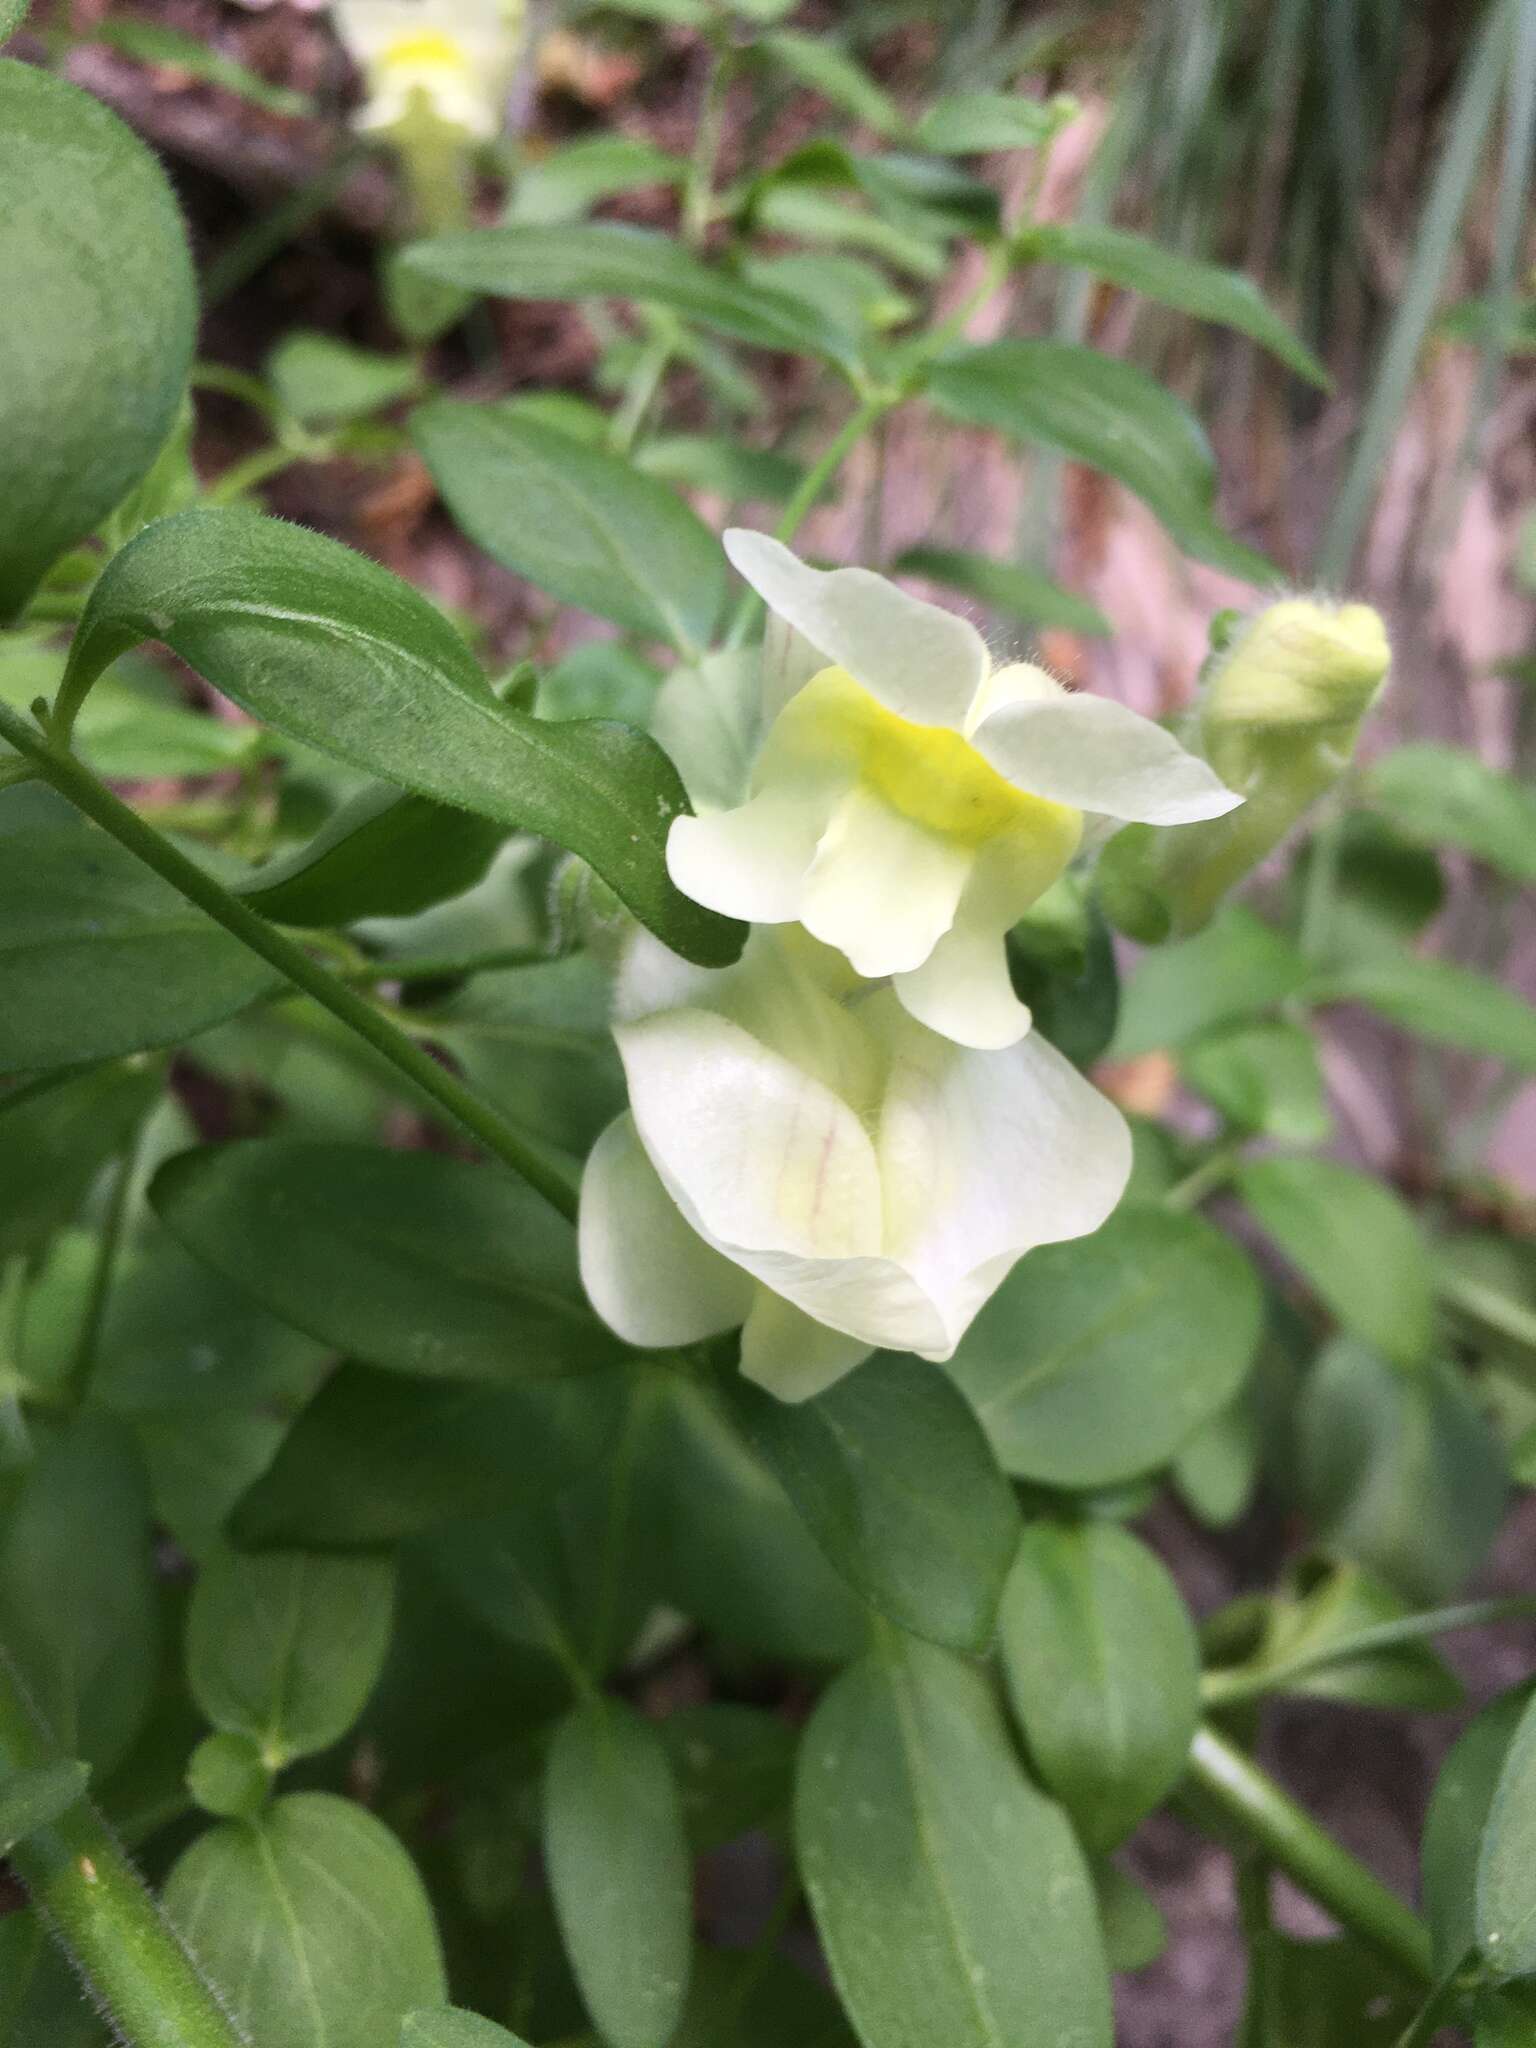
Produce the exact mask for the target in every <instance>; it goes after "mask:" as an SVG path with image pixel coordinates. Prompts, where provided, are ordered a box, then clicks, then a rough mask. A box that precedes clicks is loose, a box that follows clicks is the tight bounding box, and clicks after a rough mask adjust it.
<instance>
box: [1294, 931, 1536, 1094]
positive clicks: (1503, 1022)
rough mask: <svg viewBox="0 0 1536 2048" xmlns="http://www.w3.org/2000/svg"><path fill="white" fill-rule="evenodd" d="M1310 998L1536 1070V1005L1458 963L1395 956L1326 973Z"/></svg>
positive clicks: (1484, 975) (1308, 997) (1532, 1071)
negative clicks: (1353, 1007)
mask: <svg viewBox="0 0 1536 2048" xmlns="http://www.w3.org/2000/svg"><path fill="white" fill-rule="evenodd" d="M1306 995H1307V1000H1308V1001H1309V1002H1314V1003H1364V1004H1365V1005H1366V1007H1367V1008H1368V1009H1372V1010H1374V1011H1375V1012H1376V1014H1377V1015H1378V1016H1380V1017H1387V1018H1389V1019H1390V1020H1391V1021H1392V1023H1394V1024H1399V1025H1401V1026H1402V1027H1403V1029H1404V1030H1405V1031H1412V1032H1415V1033H1416V1034H1417V1035H1418V1036H1419V1037H1420V1038H1432V1039H1435V1040H1436V1041H1438V1042H1439V1043H1440V1044H1442V1045H1454V1046H1456V1047H1458V1048H1459V1049H1460V1050H1461V1051H1463V1052H1475V1053H1484V1054H1486V1055H1488V1057H1490V1058H1492V1059H1498V1060H1505V1061H1507V1062H1508V1064H1509V1065H1510V1066H1512V1067H1517V1068H1519V1069H1520V1070H1521V1071H1522V1072H1525V1073H1536V1007H1533V1005H1532V1004H1530V1003H1529V1002H1527V1000H1526V999H1525V997H1524V996H1523V995H1521V994H1520V993H1519V992H1518V991H1517V990H1515V989H1512V988H1506V987H1504V985H1503V984H1502V983H1501V982H1497V981H1495V980H1494V979H1493V978H1492V977H1491V976H1490V975H1487V974H1478V973H1475V972H1474V971H1473V969H1471V968H1470V967H1459V966H1457V965H1456V963H1455V962H1454V961H1452V960H1436V959H1431V958H1428V957H1424V958H1421V957H1420V956H1418V955H1417V954H1413V953H1404V952H1401V951H1394V952H1392V953H1390V954H1386V955H1384V956H1383V957H1382V958H1381V959H1366V960H1361V961H1359V962H1358V963H1357V964H1355V965H1353V966H1349V967H1343V968H1340V969H1338V970H1336V971H1335V972H1333V973H1330V974H1326V975H1324V976H1323V977H1322V978H1321V979H1320V980H1319V981H1318V982H1317V983H1315V984H1314V985H1313V986H1312V987H1310V988H1308V989H1307V991H1306Z"/></svg>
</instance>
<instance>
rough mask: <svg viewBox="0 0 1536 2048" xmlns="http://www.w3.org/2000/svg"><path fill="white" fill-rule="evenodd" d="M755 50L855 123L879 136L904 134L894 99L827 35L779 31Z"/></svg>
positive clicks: (790, 30)
mask: <svg viewBox="0 0 1536 2048" xmlns="http://www.w3.org/2000/svg"><path fill="white" fill-rule="evenodd" d="M752 47H753V49H754V50H755V51H761V52H762V53H763V54H764V55H766V56H768V57H771V58H772V59H773V61H774V62H775V63H776V64H779V65H782V67H783V68H784V70H786V71H787V72H788V73H789V74H790V76H791V77H792V78H795V79H798V80H799V82H800V84H801V85H808V86H809V87H810V89H811V91H812V92H814V93H819V94H820V95H821V97H822V98H823V99H824V100H829V101H830V102H831V103H832V105H833V106H834V107H838V108H840V109H841V110H842V112H843V113H845V114H851V115H852V116H853V118H854V120H855V121H862V122H863V123H864V125H865V126H866V127H867V128H873V129H874V131H875V133H876V134H877V135H887V136H889V135H896V134H899V133H900V131H901V128H902V126H903V122H902V118H901V114H900V112H899V110H898V109H897V107H896V105H895V103H894V101H893V100H892V99H891V97H890V95H889V94H888V93H886V92H884V91H883V90H882V89H881V88H880V87H879V86H878V85H876V83H875V81H874V80H873V79H872V78H871V77H870V75H869V73H868V72H867V71H866V70H865V69H864V67H863V65H862V64H859V63H857V62H856V61H855V59H853V58H852V57H850V56H849V55H848V53H847V51H846V50H841V49H839V48H838V46H837V44H836V43H834V42H832V41H830V40H829V39H828V38H827V37H826V36H825V35H819V36H813V35H805V34H804V33H802V32H801V31H800V30H798V29H790V28H783V29H776V30H775V31H774V32H773V34H772V35H766V36H762V37H760V38H759V39H758V40H757V41H756V42H755V43H754V44H753V46H752Z"/></svg>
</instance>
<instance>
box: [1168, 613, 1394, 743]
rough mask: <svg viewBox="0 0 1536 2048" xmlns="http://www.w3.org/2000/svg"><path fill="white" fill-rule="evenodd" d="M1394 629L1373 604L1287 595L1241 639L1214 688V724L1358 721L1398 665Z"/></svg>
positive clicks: (1206, 710)
mask: <svg viewBox="0 0 1536 2048" xmlns="http://www.w3.org/2000/svg"><path fill="white" fill-rule="evenodd" d="M1391 659H1392V652H1391V649H1390V647H1389V646H1388V644H1387V629H1386V627H1385V625H1384V624H1383V623H1382V619H1381V614H1380V613H1379V612H1376V611H1373V610H1372V608H1371V607H1370V606H1369V605H1368V604H1345V605H1332V604H1325V603H1322V602H1320V601H1319V600H1318V599H1316V598H1310V597H1288V598H1283V599H1282V600H1281V601H1280V602H1279V603H1278V604H1272V605H1270V606H1269V607H1268V608H1267V609H1266V610H1264V611H1262V612H1260V613H1259V614H1258V616H1257V617H1256V618H1254V619H1253V620H1252V621H1251V622H1250V623H1249V625H1248V626H1247V627H1246V628H1245V629H1244V630H1243V631H1242V632H1240V633H1239V634H1238V635H1237V636H1236V638H1235V639H1234V640H1233V643H1232V646H1231V648H1230V649H1229V651H1228V652H1227V654H1226V656H1225V657H1224V658H1223V660H1222V661H1221V662H1220V664H1219V665H1218V666H1217V668H1216V670H1215V672H1214V674H1213V675H1212V677H1211V681H1210V684H1209V687H1208V689H1207V691H1206V697H1205V704H1204V707H1203V711H1202V717H1203V720H1204V722H1205V724H1206V726H1207V727H1208V728H1209V727H1212V726H1223V727H1228V726H1232V725H1245V726H1249V727H1266V726H1267V727H1275V726H1284V727H1290V728H1293V729H1294V728H1296V727H1300V726H1336V725H1343V724H1355V723H1357V722H1358V721H1359V720H1360V719H1361V718H1362V717H1363V716H1364V715H1365V712H1366V710H1367V708H1368V707H1369V705H1370V703H1371V700H1372V698H1373V697H1374V696H1375V695H1376V692H1377V691H1378V690H1379V689H1380V687H1381V684H1382V682H1383V680H1384V678H1385V676H1386V673H1387V669H1388V667H1389V665H1390V663H1391Z"/></svg>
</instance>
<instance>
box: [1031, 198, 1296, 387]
mask: <svg viewBox="0 0 1536 2048" xmlns="http://www.w3.org/2000/svg"><path fill="white" fill-rule="evenodd" d="M1018 251H1019V255H1020V257H1021V258H1022V259H1023V260H1024V261H1025V262H1031V263H1066V264H1070V265H1071V266H1072V267H1073V268H1074V269H1078V270H1087V271H1091V272H1092V274H1093V275H1094V276H1095V277H1102V278H1105V279H1107V280H1108V282H1109V283H1110V284H1118V285H1123V286H1124V287H1125V289H1126V290H1127V291H1133V292H1138V293H1139V294H1140V295H1141V297H1142V298H1144V299H1155V300H1156V301H1157V303H1158V304H1159V305H1162V306H1173V307H1174V308H1176V310H1177V311H1179V312H1180V313H1192V314H1193V315H1194V317H1195V318H1196V319H1197V320H1212V321H1214V322H1215V323H1216V324H1217V325H1218V326H1220V327H1231V328H1233V329H1235V330H1236V332H1237V333H1239V334H1246V335H1247V336H1248V337H1249V339H1250V340H1251V341H1257V342H1259V343H1261V344H1262V346H1263V347H1265V348H1267V349H1268V350H1269V351H1270V352H1271V354H1273V355H1275V356H1278V357H1279V359H1280V361H1281V362H1282V363H1285V364H1286V365H1287V366H1288V367H1289V368H1291V369H1293V370H1294V371H1295V372H1296V374H1297V376H1298V377H1305V378H1306V379H1307V380H1308V382H1309V383H1313V384H1317V385H1319V386H1321V388H1322V389H1323V390H1325V391H1326V390H1327V389H1328V387H1329V382H1330V379H1329V376H1328V372H1327V371H1326V370H1325V369H1324V368H1323V366H1322V364H1321V363H1320V362H1319V361H1318V359H1317V357H1316V356H1315V355H1313V353H1312V351H1311V350H1310V349H1309V348H1308V347H1306V345H1305V344H1304V343H1303V342H1301V341H1299V340H1298V339H1297V338H1296V336H1295V335H1294V334H1293V333H1292V332H1291V330H1290V328H1289V327H1287V326H1286V324H1285V322H1284V321H1283V320H1282V319H1281V318H1280V315H1279V314H1278V313H1277V312H1276V311H1275V310H1274V308H1273V307H1272V306H1271V305H1270V304H1269V301H1268V300H1267V299H1266V298H1265V297H1264V294H1263V293H1262V292H1261V291H1260V290H1259V288H1258V286H1257V285H1256V284H1255V283H1254V282H1253V279H1252V278H1250V277H1244V276H1243V275H1242V273H1241V272H1240V271H1236V270H1226V269H1224V268H1223V267H1222V266H1221V265H1220V264H1219V263H1202V262H1201V261H1200V259H1199V258H1198V257H1195V256H1186V255H1184V254H1183V253H1182V252H1181V251H1179V250H1177V249H1165V248H1163V247H1162V246H1161V245H1160V244H1159V243H1157V242H1153V241H1149V240H1148V239H1147V237H1146V236H1145V235H1133V234H1128V233H1127V232H1126V230H1125V229H1123V228H1111V227H1104V226H1102V225H1101V224H1099V223H1097V222H1092V221H1072V222H1068V223H1065V224H1063V225H1060V226H1051V227H1038V228H1030V229H1028V230H1027V232H1026V233H1025V234H1024V235H1023V236H1022V237H1021V238H1020V241H1019V244H1018Z"/></svg>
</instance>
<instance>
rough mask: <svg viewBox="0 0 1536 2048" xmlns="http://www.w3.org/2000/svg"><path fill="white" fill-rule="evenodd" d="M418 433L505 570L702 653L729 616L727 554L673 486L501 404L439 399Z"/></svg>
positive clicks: (443, 481)
mask: <svg viewBox="0 0 1536 2048" xmlns="http://www.w3.org/2000/svg"><path fill="white" fill-rule="evenodd" d="M411 433H412V435H413V437H414V439H415V442H416V445H417V447H418V448H419V449H420V451H421V454H422V459H423V460H424V461H425V463H426V465H427V467H428V469H430V470H431V472H432V476H433V479H434V481H435V482H436V484H437V487H438V489H439V490H440V491H441V492H442V494H443V497H444V500H445V501H446V503H447V505H448V509H449V511H450V512H452V514H453V516H454V518H455V519H456V520H457V521H458V523H459V525H460V526H462V527H463V529H464V531H465V532H466V533H467V534H468V535H469V537H470V539H471V540H473V541H474V542H476V543H477V545H478V546H480V547H482V548H484V549H485V551H486V553H487V554H488V555H491V556H492V557H493V558H494V559H495V560H496V561H498V562H500V563H501V565H502V567H503V568H506V569H511V570H513V571H514V572H515V573H516V574H517V575H519V576H526V577H527V579H528V581H529V582H530V583H536V584H537V585H538V586H539V588H540V589H541V590H546V591H548V592H549V594H550V596H551V597H556V598H558V599H559V600H560V601H561V603H562V604H572V605H579V606H581V608H582V609H583V610H585V611H589V612H595V613H596V614H597V616H598V617H599V618H603V619H612V620H613V621H614V623H615V624H616V625H620V626H624V627H627V628H628V629H629V631H630V632H633V633H640V634H643V635H644V636H645V638H646V639H648V640H666V641H669V642H670V643H671V644H672V645H673V646H674V647H676V648H677V649H678V650H679V652H680V653H682V654H684V655H691V656H697V655H698V653H699V652H700V650H701V649H702V648H703V646H704V644H705V643H706V642H707V641H708V639H709V637H710V635H711V633H712V632H713V631H714V628H715V622H716V620H717V619H718V618H719V615H720V606H721V603H722V601H723V599H724V596H725V584H726V564H725V556H724V554H723V553H722V551H721V548H720V544H719V542H718V541H717V540H716V539H715V536H714V535H713V534H712V533H711V532H710V530H709V528H708V527H707V526H706V525H705V524H704V522H703V521H702V520H701V519H700V518H699V516H698V514H697V513H696V512H694V511H692V510H691V509H690V508H689V506H687V505H686V504H685V503H684V502H683V500H682V499H681V498H680V497H679V496H678V495H677V493H676V492H675V491H673V490H671V489H669V488H668V486H667V485H666V484H664V483H661V482H659V481H658V480H657V479H656V478H655V477H650V476H646V475H645V474H644V473H643V472H642V471H640V470H638V469H636V468H635V467H634V466H633V465H632V464H631V463H628V462H626V461H624V460H623V458H622V457H620V456H617V455H610V454H609V453H608V452H607V451H606V450H605V449H602V448H592V447H588V446H586V445H585V444H584V443H583V442H581V441H578V440H576V439H574V438H573V437H572V436H571V435H569V434H563V433H561V432H560V430H559V429H558V428H557V427H550V426H546V425H544V424H543V422H542V421H539V420H533V419H528V418H524V417H521V416H519V415H517V414H515V413H507V412H504V411H502V410H501V409H500V408H498V407H496V406H491V405H464V404H461V403H459V402H457V401H456V400H454V399H449V398H437V399H433V400H432V401H431V403H430V404H427V405H424V406H421V407H419V408H418V410H417V411H416V412H415V413H414V414H413V415H412V417H411Z"/></svg>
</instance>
